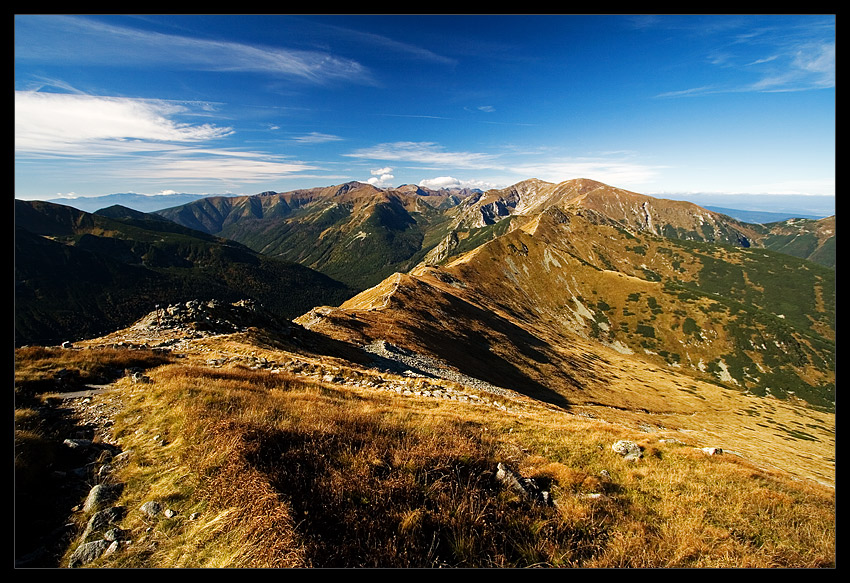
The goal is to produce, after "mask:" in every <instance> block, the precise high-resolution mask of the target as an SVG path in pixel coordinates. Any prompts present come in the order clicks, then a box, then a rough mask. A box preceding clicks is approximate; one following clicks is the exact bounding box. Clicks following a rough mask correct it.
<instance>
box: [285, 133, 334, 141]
mask: <svg viewBox="0 0 850 583" xmlns="http://www.w3.org/2000/svg"><path fill="white" fill-rule="evenodd" d="M292 139H293V141H296V142H298V143H301V144H324V143H326V142H337V141H339V140H341V139H342V138H340V137H339V136H334V135H331V134H323V133H320V132H310V133H309V134H305V135H303V136H295V137H294V138H292Z"/></svg>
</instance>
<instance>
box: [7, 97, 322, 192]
mask: <svg viewBox="0 0 850 583" xmlns="http://www.w3.org/2000/svg"><path fill="white" fill-rule="evenodd" d="M185 113H191V112H190V111H189V108H188V106H187V105H185V104H176V103H172V102H167V101H156V100H142V99H125V98H114V97H100V96H89V95H69V94H56V93H35V92H26V91H19V92H16V93H15V150H16V155H17V156H18V157H19V159H25V158H56V159H61V160H63V161H68V162H73V161H75V162H78V163H80V164H86V163H88V162H89V161H91V160H92V159H95V158H96V159H97V160H98V161H99V162H102V163H103V164H104V165H103V166H102V168H101V169H100V170H98V174H99V176H100V177H114V178H123V179H131V180H137V181H141V180H144V181H152V182H162V181H167V182H177V181H179V182H181V183H189V184H204V183H209V182H220V183H225V184H227V185H234V186H238V185H239V184H240V183H253V182H261V181H266V180H275V179H279V178H283V177H287V176H291V175H292V174H295V173H300V172H304V171H307V170H313V169H315V166H311V165H308V164H306V163H302V162H297V161H291V160H287V159H285V158H284V157H282V156H272V155H269V154H265V153H262V152H253V151H241V150H229V149H226V148H210V147H208V143H209V142H212V141H215V140H218V139H221V138H224V137H226V136H229V135H230V134H231V133H232V132H233V130H232V129H231V128H229V127H218V126H216V125H213V124H200V125H199V124H187V123H179V122H177V121H175V120H174V119H172V118H173V117H175V116H177V115H178V114H185ZM65 171H69V170H65ZM78 173H79V174H84V173H85V169H83V170H79V169H78Z"/></svg>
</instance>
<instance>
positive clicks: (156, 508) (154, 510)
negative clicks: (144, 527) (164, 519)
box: [139, 500, 162, 518]
mask: <svg viewBox="0 0 850 583" xmlns="http://www.w3.org/2000/svg"><path fill="white" fill-rule="evenodd" d="M139 510H141V511H142V513H144V514H145V515H147V516H149V517H151V518H153V517H155V516H157V515H158V514H159V513H160V512H162V505H160V503H159V502H157V501H155V500H150V501H148V502H145V503H144V504H142V506H141V508H139Z"/></svg>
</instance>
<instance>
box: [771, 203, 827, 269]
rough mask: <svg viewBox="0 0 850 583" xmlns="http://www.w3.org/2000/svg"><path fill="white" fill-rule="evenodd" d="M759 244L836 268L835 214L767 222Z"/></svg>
mask: <svg viewBox="0 0 850 583" xmlns="http://www.w3.org/2000/svg"><path fill="white" fill-rule="evenodd" d="M764 228H765V232H764V233H763V234H762V235H761V237H760V239H759V244H760V245H761V246H762V247H764V248H766V249H773V250H774V251H779V252H780V253H787V254H788V255H793V256H794V257H802V258H803V259H808V260H809V261H814V262H815V263H819V264H821V265H825V266H827V267H833V268H834V267H835V253H836V249H835V216H834V215H833V216H831V217H826V218H823V219H816V220H815V219H788V220H786V221H781V222H778V223H768V224H766V225H764Z"/></svg>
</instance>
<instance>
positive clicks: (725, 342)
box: [16, 179, 835, 409]
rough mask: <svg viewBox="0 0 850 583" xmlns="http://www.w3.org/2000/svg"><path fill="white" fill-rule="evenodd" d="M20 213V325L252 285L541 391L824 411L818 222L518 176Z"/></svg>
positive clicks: (297, 313) (397, 343)
mask: <svg viewBox="0 0 850 583" xmlns="http://www.w3.org/2000/svg"><path fill="white" fill-rule="evenodd" d="M16 228H17V237H16V296H17V297H16V302H17V303H16V334H17V338H16V340H17V339H25V340H27V341H31V339H35V338H46V337H48V336H50V335H49V334H48V331H51V330H52V331H53V334H52V336H51V337H52V338H56V336H57V334H58V332H61V333H63V334H67V333H68V331H69V330H75V331H77V332H78V333H80V334H83V333H85V334H88V333H92V332H94V327H95V323H96V326H97V327H99V328H108V327H110V326H117V325H118V324H119V320H120V321H121V322H123V323H125V324H126V323H129V321H131V320H132V318H134V317H138V316H139V315H140V314H142V313H144V312H145V311H146V310H150V309H151V307H152V304H154V303H166V302H170V301H174V300H176V299H181V300H185V299H187V298H189V297H190V296H193V295H195V296H205V297H206V296H222V297H221V298H220V299H232V298H234V297H237V296H240V297H244V296H247V297H250V298H251V299H255V300H257V301H260V302H261V303H263V304H264V305H267V306H269V307H271V308H272V309H273V310H274V311H275V312H276V313H277V314H278V315H282V316H285V317H286V318H296V322H298V323H299V324H300V325H301V326H303V327H304V328H307V329H309V330H312V331H313V332H316V333H319V334H322V335H325V336H327V337H329V338H332V339H334V340H337V341H343V342H347V343H353V344H354V345H356V346H371V345H375V343H384V344H383V345H385V346H392V347H394V348H393V350H397V351H401V352H402V353H410V354H417V355H421V356H424V357H427V358H432V359H435V361H439V362H442V363H444V364H446V365H447V366H449V367H451V368H453V369H455V370H457V371H459V372H460V373H463V374H465V375H468V376H470V377H474V378H478V379H481V380H482V381H484V382H487V383H489V384H491V385H493V386H497V387H506V386H509V387H511V388H513V389H514V390H517V391H519V392H523V393H525V394H527V395H528V396H532V397H534V398H536V399H539V400H542V401H546V402H549V403H552V404H556V405H565V404H568V403H578V402H583V403H594V404H603V405H604V404H605V403H611V404H614V403H616V404H617V406H622V403H623V402H624V399H625V402H630V403H631V404H632V405H633V406H634V407H637V408H639V407H641V405H640V403H641V402H644V403H646V402H650V401H652V399H653V394H652V388H651V387H645V388H644V389H641V388H640V387H632V388H629V389H624V388H623V381H622V379H615V378H613V376H612V374H613V373H611V372H610V367H608V366H607V363H610V362H611V361H613V360H617V361H618V362H628V363H631V364H630V365H629V366H634V367H642V368H643V367H647V366H650V367H654V368H655V369H657V370H658V371H660V372H663V371H675V372H677V373H682V374H685V375H691V376H692V377H693V378H700V379H708V380H711V381H712V382H716V383H719V384H720V385H722V386H724V387H727V388H729V389H730V390H738V391H744V392H747V393H750V394H753V395H759V396H765V395H771V396H774V397H778V398H783V399H802V400H804V401H806V402H808V403H810V404H812V405H816V406H819V407H825V408H828V409H831V408H832V407H834V401H835V386H834V382H835V381H834V368H835V344H834V342H835V326H834V318H835V271H834V269H833V268H832V267H834V262H835V251H834V240H835V239H834V234H835V228H834V217H830V218H827V219H821V220H817V221H813V220H805V219H792V220H788V221H783V222H778V223H771V224H767V225H761V224H753V223H746V222H743V221H740V220H737V219H734V218H732V217H730V216H728V215H725V214H722V213H718V212H713V211H710V210H707V209H705V208H702V207H699V206H697V205H695V204H693V203H688V202H682V201H673V200H666V199H658V198H654V197H650V196H646V195H641V194H638V193H634V192H630V191H627V190H624V189H620V188H615V187H612V186H609V185H605V184H602V183H600V182H597V181H593V180H589V179H576V180H569V181H565V182H561V183H558V184H553V183H548V182H544V181H541V180H536V179H530V180H526V181H523V182H520V183H518V184H515V185H512V186H511V187H508V188H505V189H496V190H490V191H487V192H481V191H448V190H437V191H435V190H429V189H425V188H422V187H418V186H415V185H406V186H403V187H399V188H392V189H380V188H377V187H374V186H372V185H368V184H364V183H359V182H350V183H346V184H342V185H336V186H330V187H321V188H312V189H302V190H295V191H290V192H285V193H272V192H268V193H262V194H258V195H252V196H233V197H223V196H222V197H207V198H203V199H200V200H197V201H193V202H189V203H187V204H183V205H180V206H177V207H173V208H169V209H164V210H160V211H158V212H157V213H155V214H144V213H135V212H133V211H130V210H129V209H126V208H122V207H113V208H107V209H103V210H101V211H98V213H96V214H89V213H84V212H82V211H77V210H74V209H70V208H69V207H60V206H56V205H50V204H48V203H24V202H22V201H18V202H17V203H16ZM72 265H73V266H76V267H69V266H72ZM57 275H58V276H57ZM606 371H607V372H606ZM629 391H634V394H630V393H629ZM682 391H685V392H687V388H686V387H682ZM614 392H616V395H615V394H614ZM624 395H625V397H624ZM667 401H668V402H667V403H665V404H661V403H659V404H658V407H659V408H660V409H663V406H668V407H672V408H675V403H674V402H673V401H670V400H669V399H667ZM662 405H663V406H662Z"/></svg>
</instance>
